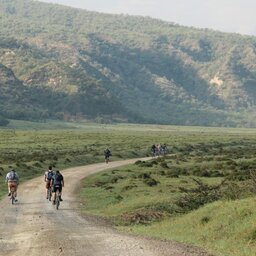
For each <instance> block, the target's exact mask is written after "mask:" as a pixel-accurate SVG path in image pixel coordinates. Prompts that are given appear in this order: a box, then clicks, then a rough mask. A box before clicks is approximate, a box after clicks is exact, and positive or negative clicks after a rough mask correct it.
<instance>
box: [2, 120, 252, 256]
mask: <svg viewBox="0 0 256 256" xmlns="http://www.w3.org/2000/svg"><path fill="white" fill-rule="evenodd" d="M0 138H1V140H0V172H1V175H2V178H1V179H0V196H3V195H4V194H5V193H6V187H5V185H4V176H5V174H6V172H7V171H8V170H9V169H10V168H11V167H14V168H15V169H17V171H18V173H19V174H20V176H21V179H22V180H26V179H29V178H32V177H34V176H38V175H43V173H44V171H45V170H46V169H47V167H48V165H50V164H51V165H53V166H54V167H55V169H64V168H67V167H70V166H79V165H85V164H90V163H95V162H102V161H103V150H104V148H105V147H109V148H110V149H111V151H112V154H113V156H112V157H111V161H113V160H118V159H119V160H120V159H127V158H133V157H141V156H148V155H150V147H151V145H152V144H153V143H165V144H166V145H167V147H168V150H169V153H170V155H169V156H166V157H164V158H154V159H152V160H151V161H149V162H140V161H138V162H137V163H136V164H134V165H131V166H126V167H123V168H118V169H115V170H109V171H107V172H102V173H99V174H97V175H93V176H91V177H89V178H87V179H85V180H84V181H83V184H82V187H81V191H80V197H81V201H82V202H83V205H85V208H84V209H83V213H85V214H93V215H98V216H102V217H106V218H108V219H109V220H110V221H112V223H113V224H114V225H116V226H117V227H118V228H119V229H121V230H124V231H126V232H133V233H137V234H143V235H150V236H156V237H160V238H163V239H174V240H177V241H181V242H186V243H191V244H195V245H200V246H202V247H205V248H206V249H208V250H211V251H213V252H215V253H216V254H218V253H219V254H220V255H235V256H236V255H237V256H238V255H239V256H241V255H245V256H252V255H255V249H256V235H255V234H256V226H255V223H256V214H255V213H254V212H255V206H256V201H255V198H254V194H255V187H256V179H255V180H254V178H255V177H254V176H253V174H254V172H255V170H256V157H255V156H256V130H255V129H227V128H204V127H177V126H158V125H132V124H130V125H128V124H125V125H122V124H120V125H101V124H90V123H59V122H47V123H41V124H39V123H29V122H22V121H20V122H17V121H16V122H11V123H10V125H9V127H8V128H7V129H2V130H0Z"/></svg>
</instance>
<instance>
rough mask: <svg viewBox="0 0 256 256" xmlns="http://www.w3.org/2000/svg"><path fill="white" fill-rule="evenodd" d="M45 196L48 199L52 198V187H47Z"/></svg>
mask: <svg viewBox="0 0 256 256" xmlns="http://www.w3.org/2000/svg"><path fill="white" fill-rule="evenodd" d="M47 198H48V200H49V201H51V200H52V189H51V188H48V191H47Z"/></svg>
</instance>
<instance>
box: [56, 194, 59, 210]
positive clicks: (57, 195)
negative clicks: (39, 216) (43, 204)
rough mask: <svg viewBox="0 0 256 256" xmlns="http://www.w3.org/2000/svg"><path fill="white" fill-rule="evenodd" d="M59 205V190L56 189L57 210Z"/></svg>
mask: <svg viewBox="0 0 256 256" xmlns="http://www.w3.org/2000/svg"><path fill="white" fill-rule="evenodd" d="M59 206H60V192H59V190H57V191H56V210H59Z"/></svg>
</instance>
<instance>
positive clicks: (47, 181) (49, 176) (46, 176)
mask: <svg viewBox="0 0 256 256" xmlns="http://www.w3.org/2000/svg"><path fill="white" fill-rule="evenodd" d="M53 174H54V173H53V170H52V166H49V168H48V171H46V172H45V173H44V181H45V184H46V185H45V188H46V199H48V189H49V188H50V187H51V180H52V177H53Z"/></svg>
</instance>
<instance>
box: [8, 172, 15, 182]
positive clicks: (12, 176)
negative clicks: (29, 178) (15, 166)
mask: <svg viewBox="0 0 256 256" xmlns="http://www.w3.org/2000/svg"><path fill="white" fill-rule="evenodd" d="M9 179H10V180H17V174H16V173H15V172H11V173H10V176H9Z"/></svg>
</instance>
